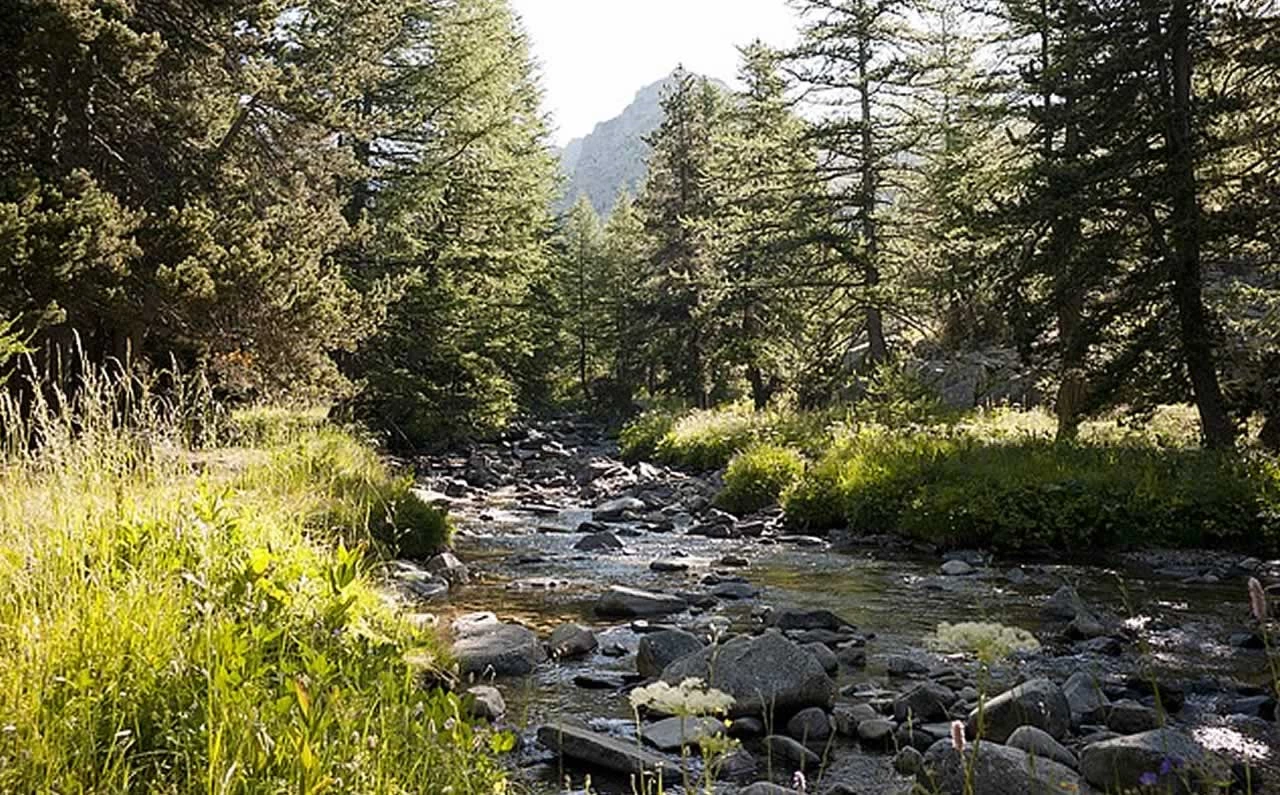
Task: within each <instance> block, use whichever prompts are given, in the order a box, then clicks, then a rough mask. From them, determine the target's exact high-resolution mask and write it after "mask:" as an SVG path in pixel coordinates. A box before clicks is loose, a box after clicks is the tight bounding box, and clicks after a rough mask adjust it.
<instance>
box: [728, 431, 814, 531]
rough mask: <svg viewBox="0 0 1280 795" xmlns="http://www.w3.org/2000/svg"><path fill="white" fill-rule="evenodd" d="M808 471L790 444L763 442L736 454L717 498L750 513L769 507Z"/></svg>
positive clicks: (730, 507) (740, 510)
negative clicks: (786, 445) (784, 445)
mask: <svg viewBox="0 0 1280 795" xmlns="http://www.w3.org/2000/svg"><path fill="white" fill-rule="evenodd" d="M802 474H804V459H803V458H802V457H801V455H800V454H799V453H798V452H796V451H795V450H792V449H791V448H789V447H780V446H778V445H773V444H761V445H757V446H755V447H752V448H750V449H748V450H746V451H744V452H742V453H739V454H738V455H736V456H734V458H733V460H732V461H730V462H729V468H728V469H727V470H726V471H725V475H724V489H723V490H722V491H721V492H720V494H719V495H717V497H716V502H717V503H718V504H719V505H720V507H722V508H724V509H725V510H727V511H730V512H733V513H737V514H746V513H752V512H753V511H758V510H761V509H762V508H767V507H769V506H770V505H773V504H775V503H776V502H777V501H778V497H779V496H780V495H781V494H782V493H783V492H784V491H786V489H787V488H789V487H790V486H791V484H793V483H795V482H796V481H797V480H798V479H799V478H800V476H801V475H802Z"/></svg>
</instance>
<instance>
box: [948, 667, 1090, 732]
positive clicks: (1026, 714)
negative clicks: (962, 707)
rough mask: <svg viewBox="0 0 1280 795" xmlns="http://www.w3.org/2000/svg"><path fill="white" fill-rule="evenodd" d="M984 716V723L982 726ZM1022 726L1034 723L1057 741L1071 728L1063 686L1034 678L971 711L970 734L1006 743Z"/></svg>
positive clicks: (1068, 706) (1069, 707)
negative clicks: (980, 711)
mask: <svg viewBox="0 0 1280 795" xmlns="http://www.w3.org/2000/svg"><path fill="white" fill-rule="evenodd" d="M979 717H981V726H979ZM1020 726H1035V727H1036V728H1037V729H1041V730H1043V731H1045V732H1047V733H1048V734H1049V735H1050V736H1051V737H1053V738H1054V739H1055V740H1061V739H1062V738H1063V737H1066V736H1067V732H1069V731H1070V730H1071V706H1070V705H1069V704H1068V703H1067V697H1066V696H1065V695H1063V694H1062V688H1060V687H1058V686H1057V685H1056V684H1054V683H1053V682H1052V681H1050V680H1048V679H1032V680H1031V681H1029V682H1024V683H1022V684H1020V685H1018V686H1017V687H1015V688H1013V689H1012V690H1007V691H1005V692H1004V693H1001V694H1000V695H998V696H996V697H995V698H993V699H991V700H990V701H988V702H987V704H986V705H985V707H983V708H982V714H981V716H979V710H978V709H975V710H973V711H972V712H970V713H969V727H968V728H969V735H970V736H981V739H983V740H988V741H990V742H994V743H1004V742H1006V741H1007V740H1008V739H1009V735H1011V734H1013V733H1014V731H1015V730H1017V729H1018V727H1020Z"/></svg>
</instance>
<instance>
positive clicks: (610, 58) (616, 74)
mask: <svg viewBox="0 0 1280 795" xmlns="http://www.w3.org/2000/svg"><path fill="white" fill-rule="evenodd" d="M513 5H514V7H515V9H516V12H517V13H519V14H520V16H521V18H522V19H523V20H524V25H525V29H526V30H527V31H528V33H529V37H530V39H531V43H532V45H533V56H534V58H535V59H536V60H537V62H538V64H539V66H540V69H541V73H542V86H543V89H544V90H545V91H546V107H547V110H548V111H549V112H550V113H551V115H552V124H553V125H554V136H553V137H554V139H555V142H556V143H557V144H560V145H562V146H563V145H564V144H565V143H567V142H568V141H569V140H570V139H573V138H577V137H579V136H582V135H586V134H587V133H589V132H591V128H592V127H594V126H595V125H596V123H597V122H601V121H605V120H606V119H611V118H613V117H614V116H617V115H618V114H619V113H621V112H622V109H623V108H625V107H626V106H627V105H628V104H630V102H631V100H632V98H634V97H635V94H636V92H637V91H639V90H640V89H641V88H643V87H645V86H647V85H649V84H650V83H653V82H655V81H657V80H660V79H662V78H663V77H665V76H666V75H667V74H669V73H670V72H671V70H672V69H674V68H675V67H676V65H678V64H684V67H685V68H686V69H688V70H689V71H691V72H696V73H698V74H703V75H707V76H708V77H715V78H719V79H720V80H723V81H724V82H726V83H729V84H730V85H734V84H735V83H736V81H735V77H736V75H737V72H738V51H737V49H736V47H737V46H738V45H741V44H748V43H750V42H751V41H752V40H753V39H757V38H758V39H763V40H764V41H765V42H766V43H768V44H772V45H775V46H785V45H788V44H790V43H792V42H793V41H794V39H795V30H796V22H797V20H796V15H795V13H794V12H793V11H791V9H789V8H788V7H787V5H786V2H785V0H513Z"/></svg>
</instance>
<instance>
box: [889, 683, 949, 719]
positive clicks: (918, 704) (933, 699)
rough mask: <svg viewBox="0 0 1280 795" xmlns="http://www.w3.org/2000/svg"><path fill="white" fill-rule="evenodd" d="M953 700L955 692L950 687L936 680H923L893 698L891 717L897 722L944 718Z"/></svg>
mask: <svg viewBox="0 0 1280 795" xmlns="http://www.w3.org/2000/svg"><path fill="white" fill-rule="evenodd" d="M955 700H956V694H955V693H954V692H953V691H952V690H951V688H949V687H944V686H942V685H940V684H938V683H936V682H924V683H922V684H919V685H916V686H915V687H913V688H912V689H910V690H908V691H907V692H906V693H903V694H902V695H900V696H898V697H897V698H896V699H894V701H893V719H894V720H896V721H898V722H899V723H904V722H906V721H907V720H911V721H914V722H915V723H930V722H932V721H938V720H946V719H947V717H948V715H947V708H948V707H949V706H951V704H953V703H954V702H955Z"/></svg>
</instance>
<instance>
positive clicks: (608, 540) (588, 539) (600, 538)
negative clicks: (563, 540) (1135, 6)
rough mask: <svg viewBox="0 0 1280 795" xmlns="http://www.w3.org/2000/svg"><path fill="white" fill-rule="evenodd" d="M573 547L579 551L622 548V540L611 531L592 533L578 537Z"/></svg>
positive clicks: (602, 550)
mask: <svg viewBox="0 0 1280 795" xmlns="http://www.w3.org/2000/svg"><path fill="white" fill-rule="evenodd" d="M573 548H574V549H576V550H578V551H579V552H604V551H608V550H614V549H622V542H621V541H619V540H618V537H617V536H615V535H614V534H613V533H609V532H604V533H593V534H591V535H586V536H583V537H582V538H580V539H579V540H578V543H576V544H574V545H573Z"/></svg>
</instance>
